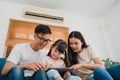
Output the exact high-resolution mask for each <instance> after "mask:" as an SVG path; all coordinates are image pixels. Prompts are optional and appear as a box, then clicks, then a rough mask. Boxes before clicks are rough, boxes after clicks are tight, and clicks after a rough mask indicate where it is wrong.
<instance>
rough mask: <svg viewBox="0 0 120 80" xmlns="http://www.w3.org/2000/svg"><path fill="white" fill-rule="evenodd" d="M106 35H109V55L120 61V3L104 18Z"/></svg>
mask: <svg viewBox="0 0 120 80" xmlns="http://www.w3.org/2000/svg"><path fill="white" fill-rule="evenodd" d="M104 21H105V27H104V29H105V30H106V34H107V35H108V42H109V45H110V46H109V49H110V50H109V51H111V52H110V53H108V55H109V54H112V55H113V57H112V58H113V59H114V60H117V61H120V45H119V44H120V1H119V2H118V3H117V4H116V5H115V6H114V7H113V8H112V9H111V10H110V11H109V12H108V13H107V15H106V16H104Z"/></svg>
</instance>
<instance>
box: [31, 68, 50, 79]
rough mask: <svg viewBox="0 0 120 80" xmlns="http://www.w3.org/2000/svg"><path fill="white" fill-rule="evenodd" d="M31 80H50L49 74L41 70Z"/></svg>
mask: <svg viewBox="0 0 120 80" xmlns="http://www.w3.org/2000/svg"><path fill="white" fill-rule="evenodd" d="M30 80H48V78H47V73H46V71H44V70H39V71H37V72H35V73H34V74H33V76H32V77H31V79H30Z"/></svg>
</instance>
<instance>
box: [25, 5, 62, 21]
mask: <svg viewBox="0 0 120 80" xmlns="http://www.w3.org/2000/svg"><path fill="white" fill-rule="evenodd" d="M23 11H24V17H27V18H33V19H40V20H45V21H52V22H53V21H54V22H58V23H63V22H64V12H62V11H59V10H54V9H48V8H42V7H36V6H30V5H26V6H24V10H23Z"/></svg>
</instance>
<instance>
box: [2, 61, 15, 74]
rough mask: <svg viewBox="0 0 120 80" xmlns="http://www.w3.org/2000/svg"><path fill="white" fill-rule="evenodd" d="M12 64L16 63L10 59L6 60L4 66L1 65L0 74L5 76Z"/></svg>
mask: <svg viewBox="0 0 120 80" xmlns="http://www.w3.org/2000/svg"><path fill="white" fill-rule="evenodd" d="M13 66H16V65H15V64H14V63H12V62H10V61H7V62H6V64H5V66H4V67H3V70H2V73H1V74H2V75H3V76H5V75H6V74H7V73H8V72H9V70H10V69H11V68H12V67H13Z"/></svg>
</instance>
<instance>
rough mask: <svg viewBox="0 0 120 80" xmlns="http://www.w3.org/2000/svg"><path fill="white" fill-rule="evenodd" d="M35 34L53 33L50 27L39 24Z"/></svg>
mask: <svg viewBox="0 0 120 80" xmlns="http://www.w3.org/2000/svg"><path fill="white" fill-rule="evenodd" d="M34 33H36V34H39V33H43V34H51V33H52V32H51V29H50V28H49V26H48V25H43V24H39V25H37V26H36V28H35V31H34Z"/></svg>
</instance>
